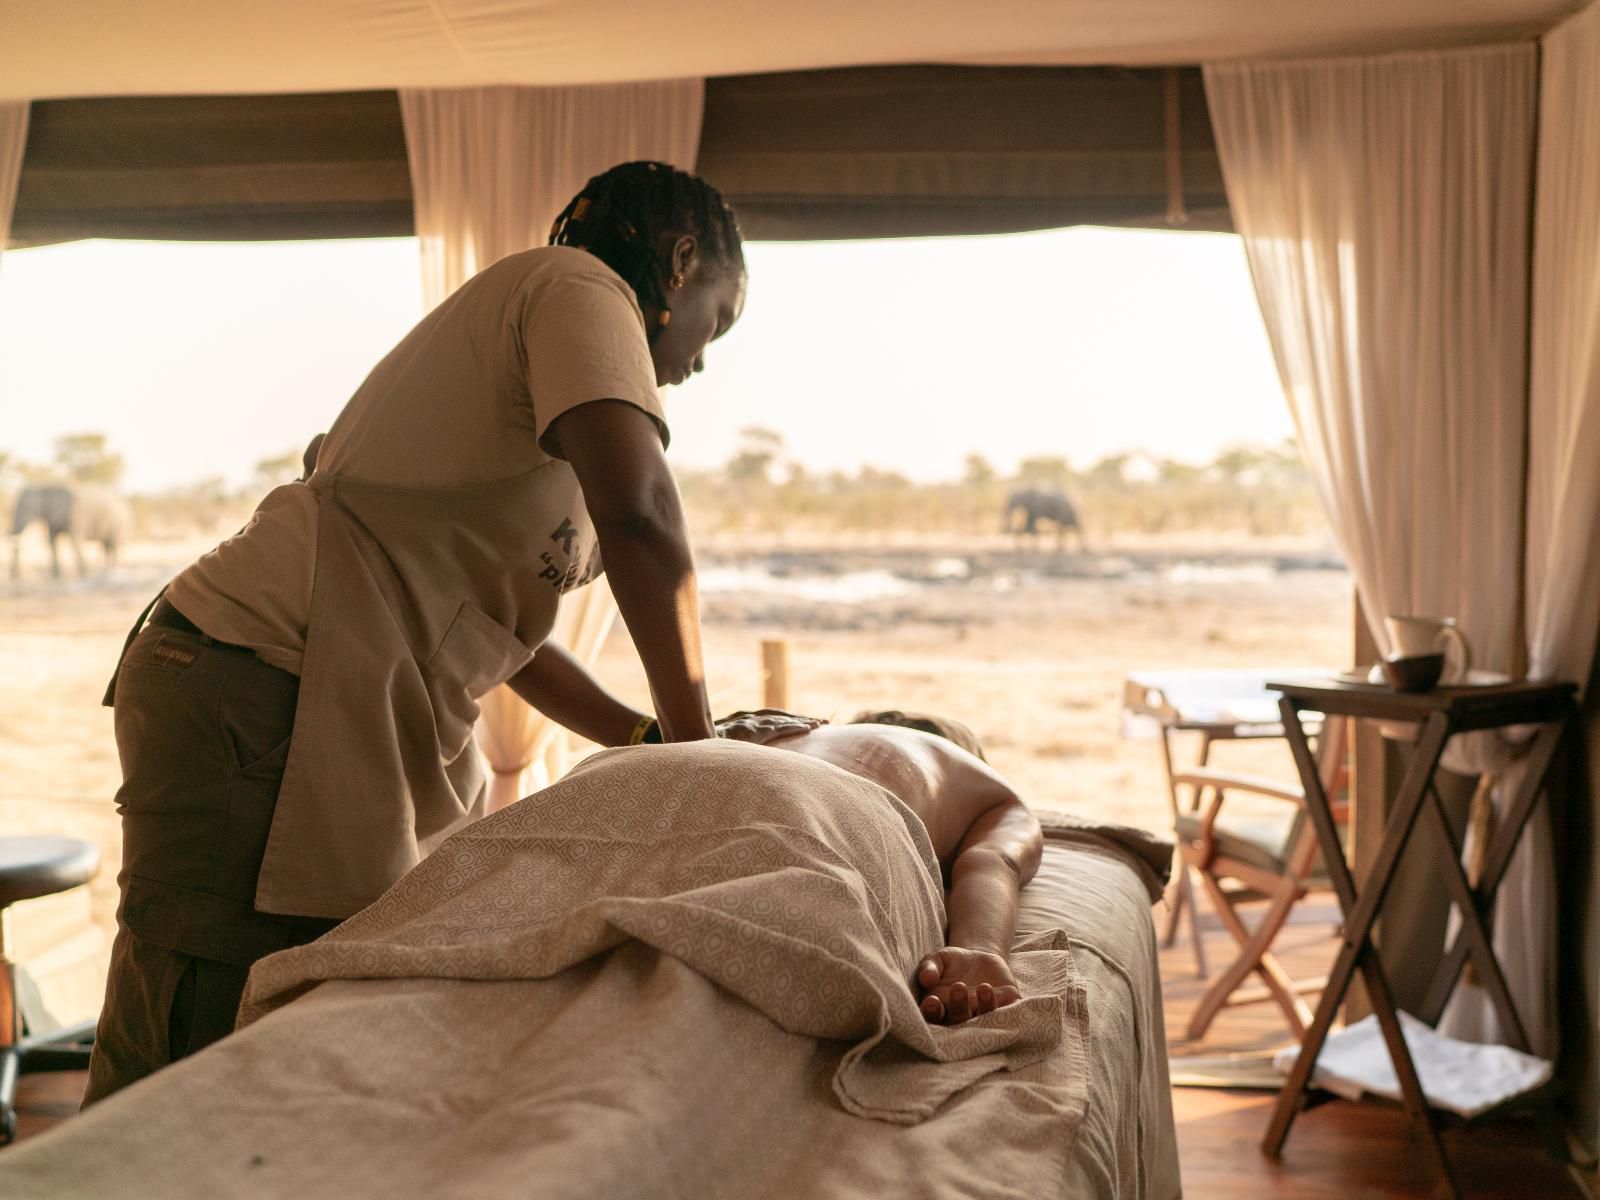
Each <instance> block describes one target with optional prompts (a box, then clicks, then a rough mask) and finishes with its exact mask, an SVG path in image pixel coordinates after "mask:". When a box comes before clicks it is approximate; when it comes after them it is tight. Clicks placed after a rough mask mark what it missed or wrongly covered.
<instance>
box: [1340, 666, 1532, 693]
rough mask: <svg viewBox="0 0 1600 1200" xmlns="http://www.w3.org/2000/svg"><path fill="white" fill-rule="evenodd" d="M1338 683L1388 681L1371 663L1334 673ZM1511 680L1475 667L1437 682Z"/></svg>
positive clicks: (1385, 683) (1384, 683)
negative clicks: (1452, 677)
mask: <svg viewBox="0 0 1600 1200" xmlns="http://www.w3.org/2000/svg"><path fill="white" fill-rule="evenodd" d="M1334 678H1335V679H1337V680H1338V681H1339V682H1340V683H1370V684H1376V685H1377V686H1379V687H1388V686H1389V681H1388V680H1387V679H1385V678H1384V677H1383V667H1382V666H1380V665H1378V664H1376V663H1375V664H1373V665H1372V666H1370V667H1358V668H1356V669H1354V670H1349V671H1340V672H1338V673H1337V674H1335V675H1334ZM1510 682H1511V676H1509V675H1507V674H1506V673H1505V672H1504V671H1480V670H1478V669H1477V668H1476V667H1474V668H1473V669H1472V670H1470V671H1468V672H1467V677H1466V678H1465V679H1458V680H1456V681H1455V682H1454V683H1444V682H1441V683H1440V684H1439V686H1440V687H1442V688H1464V687H1499V686H1500V685H1501V684H1506V683H1510Z"/></svg>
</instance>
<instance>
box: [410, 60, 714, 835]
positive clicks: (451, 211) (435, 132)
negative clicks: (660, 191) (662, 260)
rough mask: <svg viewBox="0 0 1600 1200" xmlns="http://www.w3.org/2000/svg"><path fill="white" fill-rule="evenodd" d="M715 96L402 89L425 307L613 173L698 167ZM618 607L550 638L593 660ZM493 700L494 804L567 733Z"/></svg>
mask: <svg viewBox="0 0 1600 1200" xmlns="http://www.w3.org/2000/svg"><path fill="white" fill-rule="evenodd" d="M704 96H705V85H704V81H703V80H698V79H696V80H674V81H671V82H667V83H644V84H621V85H616V86H603V87H602V86H596V87H570V88H527V87H494V88H467V89H452V90H438V91H402V92H401V93H400V105H401V113H402V115H403V116H404V119H405V129H406V150H407V154H408V156H409V158H410V163H411V186H412V192H413V194H414V196H415V204H416V223H417V237H418V239H419V240H420V242H421V244H422V278H423V293H424V298H425V299H426V301H427V303H428V305H429V306H430V307H431V306H433V305H435V304H437V303H438V302H439V301H440V300H442V299H444V297H445V296H447V295H449V294H450V292H452V291H453V290H455V289H456V288H457V287H459V286H460V285H461V284H462V283H463V282H465V281H466V280H467V279H468V278H470V277H471V276H472V275H473V274H474V273H476V272H477V271H478V270H480V269H481V268H483V267H486V266H488V265H489V264H490V263H492V262H494V261H495V260H496V259H499V258H503V257H504V256H505V255H507V254H511V253H514V252H516V251H518V250H526V249H528V248H529V247H532V246H540V245H543V244H544V243H545V242H547V241H548V240H549V230H550V225H551V222H553V221H554V220H555V216H556V214H557V213H558V212H560V211H561V209H562V208H563V207H564V206H565V205H566V203H567V201H568V200H570V199H572V197H573V196H574V195H576V194H577V192H578V189H579V188H581V187H582V186H583V185H584V183H585V182H587V181H588V180H589V179H590V178H591V177H592V176H594V175H597V174H599V173H600V172H601V171H604V170H605V169H606V168H608V167H611V166H614V165H615V164H617V163H619V162H628V161H631V160H634V159H644V158H648V159H655V160H657V161H661V162H669V163H671V164H673V165H674V166H677V167H681V168H683V169H685V170H692V169H693V167H694V163H695V159H696V157H697V156H698V154H699V148H700V118H701V113H702V110H703V105H704ZM615 616H616V605H615V604H614V602H613V601H612V598H611V591H610V588H609V587H607V585H606V583H605V581H604V578H603V577H602V578H601V579H600V580H597V581H596V582H595V583H592V584H590V585H589V586H588V587H586V588H584V589H583V590H582V591H580V592H576V593H574V594H572V595H571V596H569V597H568V598H567V599H566V600H564V601H563V602H562V606H561V613H560V616H559V617H558V618H557V621H556V628H555V633H554V635H553V636H554V637H555V639H556V640H557V641H559V642H560V643H561V644H562V645H564V646H566V647H567V648H568V649H569V650H571V651H572V652H573V653H574V654H576V655H577V656H578V657H579V658H580V659H582V660H583V661H585V662H592V661H593V660H594V659H595V657H596V656H597V655H598V654H599V652H600V647H601V646H602V644H603V643H604V641H605V637H606V634H607V633H608V632H609V631H610V628H611V623H612V621H613V620H614V619H615ZM482 708H483V712H482V716H481V717H480V718H479V721H478V744H479V745H480V746H481V747H482V749H483V751H484V755H485V757H486V758H487V759H488V760H489V765H490V766H491V767H492V768H493V770H494V780H493V783H492V784H491V787H490V795H489V806H490V808H491V809H493V808H499V807H503V806H504V805H506V804H509V803H510V802H511V801H513V800H515V799H517V797H519V796H521V795H522V794H523V793H524V792H525V791H526V790H530V789H531V788H534V787H539V786H542V785H543V784H544V783H546V782H548V781H550V780H551V779H554V778H556V777H557V776H559V775H560V774H561V773H562V771H564V770H565V769H566V761H567V741H566V736H565V733H564V731H563V730H561V729H560V728H559V727H558V726H556V725H555V724H554V723H553V722H550V721H547V720H545V719H544V717H542V716H541V715H540V714H538V713H537V712H535V711H534V710H533V709H531V708H529V707H528V706H527V705H526V704H524V703H523V702H522V701H521V700H520V699H519V698H518V697H517V696H516V695H515V694H514V693H512V692H511V690H510V689H509V688H498V689H496V690H495V691H494V692H493V693H491V694H490V695H488V696H485V697H484V698H483V705H482Z"/></svg>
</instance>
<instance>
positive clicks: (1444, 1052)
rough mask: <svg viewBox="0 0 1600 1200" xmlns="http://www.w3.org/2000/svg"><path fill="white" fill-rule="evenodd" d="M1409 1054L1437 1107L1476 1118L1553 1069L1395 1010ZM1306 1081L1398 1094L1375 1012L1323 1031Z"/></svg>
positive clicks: (1345, 1090) (1294, 1052)
mask: <svg viewBox="0 0 1600 1200" xmlns="http://www.w3.org/2000/svg"><path fill="white" fill-rule="evenodd" d="M1400 1028H1401V1030H1402V1031H1403V1032H1404V1034H1405V1039H1406V1046H1407V1047H1408V1048H1409V1049H1410V1051H1411V1060H1412V1061H1413V1062H1414V1063H1416V1065H1417V1075H1418V1077H1419V1078H1420V1079H1421V1080H1422V1091H1423V1094H1424V1095H1426V1096H1427V1098H1428V1103H1429V1104H1431V1105H1433V1106H1434V1107H1435V1108H1442V1109H1444V1110H1446V1111H1448V1112H1453V1113H1456V1114H1457V1115H1459V1116H1463V1117H1474V1116H1477V1115H1478V1114H1479V1113H1482V1112H1487V1111H1488V1110H1489V1109H1491V1108H1494V1107H1495V1106H1496V1105H1499V1104H1503V1103H1505V1102H1506V1101H1507V1100H1510V1099H1511V1098H1512V1097H1514V1096H1520V1095H1521V1094H1522V1093H1524V1092H1530V1091H1532V1090H1533V1089H1534V1088H1537V1087H1542V1086H1543V1085H1544V1084H1546V1083H1548V1082H1549V1081H1550V1077H1551V1075H1553V1074H1554V1072H1555V1068H1554V1066H1552V1064H1550V1063H1548V1062H1546V1061H1545V1060H1544V1059H1542V1058H1535V1057H1533V1055H1531V1054H1523V1053H1522V1052H1521V1051H1519V1050H1513V1049H1512V1048H1511V1047H1510V1046H1485V1045H1480V1044H1479V1043H1476V1042H1461V1041H1457V1040H1456V1039H1455V1038H1452V1037H1446V1036H1445V1035H1444V1034H1442V1033H1439V1032H1437V1031H1435V1030H1433V1029H1431V1028H1429V1027H1428V1026H1427V1025H1424V1024H1423V1023H1422V1022H1421V1021H1419V1020H1418V1019H1417V1018H1416V1017H1413V1016H1412V1015H1411V1014H1410V1013H1407V1012H1403V1013H1401V1014H1400ZM1299 1056H1300V1048H1299V1047H1298V1046H1288V1047H1285V1048H1284V1049H1282V1050H1280V1051H1278V1053H1277V1054H1276V1055H1275V1056H1274V1057H1273V1060H1272V1065H1273V1066H1275V1067H1277V1068H1278V1070H1279V1071H1282V1072H1283V1073H1284V1074H1285V1075H1287V1074H1288V1073H1289V1069H1290V1068H1291V1067H1293V1066H1294V1063H1295V1059H1297V1058H1298V1057H1299ZM1311 1080H1312V1082H1313V1083H1314V1084H1316V1086H1317V1087H1320V1088H1326V1089H1327V1090H1328V1091H1330V1092H1332V1093H1334V1095H1336V1096H1343V1097H1344V1098H1345V1099H1347V1100H1356V1099H1359V1098H1360V1097H1361V1096H1362V1095H1363V1094H1370V1095H1375V1096H1387V1097H1388V1098H1389V1099H1391V1100H1398V1099H1400V1080H1399V1078H1398V1077H1397V1076H1396V1075H1395V1071H1394V1063H1393V1062H1391V1061H1390V1059H1389V1048H1388V1046H1386V1045H1385V1044H1384V1041H1383V1032H1382V1030H1380V1029H1379V1028H1378V1018H1377V1016H1376V1015H1373V1016H1369V1017H1363V1018H1362V1019H1361V1020H1359V1021H1357V1022H1356V1023H1355V1024H1354V1025H1349V1026H1346V1027H1345V1028H1343V1029H1339V1030H1335V1031H1334V1032H1333V1033H1331V1034H1329V1035H1328V1040H1327V1041H1326V1042H1325V1043H1324V1044H1323V1047H1322V1053H1321V1054H1319V1055H1318V1056H1317V1066H1316V1069H1315V1070H1314V1071H1313V1072H1312V1075H1311Z"/></svg>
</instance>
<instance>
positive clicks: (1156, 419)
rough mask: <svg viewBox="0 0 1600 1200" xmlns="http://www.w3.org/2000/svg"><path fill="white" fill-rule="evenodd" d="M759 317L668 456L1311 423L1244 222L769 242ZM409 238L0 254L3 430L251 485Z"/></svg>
mask: <svg viewBox="0 0 1600 1200" xmlns="http://www.w3.org/2000/svg"><path fill="white" fill-rule="evenodd" d="M747 259H748V262H749V267H750V277H751V278H750V295H749V301H748V304H747V306H746V309H745V315H744V319H743V320H742V321H741V322H740V323H739V325H737V326H736V327H735V328H734V330H733V331H732V332H731V333H729V334H728V336H727V337H725V338H724V339H723V340H722V341H720V342H718V343H716V344H715V345H714V346H713V347H712V348H711V350H710V351H709V353H708V354H707V368H706V371H705V373H704V374H703V375H702V376H700V377H699V378H697V379H695V380H694V381H692V382H691V383H689V384H687V385H686V386H684V387H683V388H679V389H673V390H672V391H671V392H669V394H668V397H667V406H668V413H669V417H670V419H671V421H672V424H673V444H672V451H671V456H672V458H673V459H674V461H676V462H678V463H680V464H684V465H689V466H711V465H715V464H718V463H721V462H724V461H726V459H727V458H728V457H729V455H730V454H731V453H732V452H733V449H734V447H735V445H736V443H737V440H738V431H739V429H741V428H742V427H744V426H747V425H761V426H765V427H767V428H770V429H774V430H777V431H778V432H779V433H781V434H782V435H783V437H784V439H785V441H786V442H787V444H788V446H789V449H790V452H791V454H792V456H793V457H794V458H796V459H798V460H800V461H801V462H803V463H804V464H805V465H806V466H807V467H808V468H811V469H814V470H830V469H834V468H839V469H844V470H854V469H855V468H856V467H858V466H860V465H861V464H863V463H872V464H875V465H877V466H881V467H886V468H892V469H895V470H898V471H901V472H903V473H905V474H907V475H910V476H912V477H913V478H917V479H939V478H954V477H956V476H959V475H960V474H961V471H962V463H963V461H964V459H965V457H966V456H967V455H968V454H970V453H979V454H982V455H984V456H985V457H987V458H988V459H989V460H990V461H991V462H992V463H993V464H994V465H995V466H996V467H998V468H1000V469H1001V470H1003V471H1008V470H1010V469H1012V468H1014V467H1015V466H1016V464H1017V462H1018V460H1019V459H1021V458H1024V457H1029V456H1033V455H1045V454H1059V455H1063V456H1065V457H1067V458H1069V459H1071V460H1072V461H1073V462H1074V463H1076V464H1078V465H1080V466H1081V465H1086V464H1088V463H1090V462H1093V461H1094V460H1095V459H1098V458H1100V457H1103V456H1104V455H1107V454H1112V453H1117V452H1120V451H1124V450H1144V451H1146V452H1148V453H1151V454H1153V455H1156V456H1161V457H1171V458H1179V459H1184V460H1186V461H1191V462H1198V461H1205V460H1208V459H1210V458H1211V457H1213V456H1214V455H1215V454H1216V452H1217V451H1218V450H1219V449H1221V448H1223V447H1224V446H1227V445H1229V444H1232V443H1236V442H1246V441H1248V442H1257V443H1275V442H1278V441H1280V440H1281V439H1283V438H1285V437H1287V436H1289V434H1290V424H1289V417H1288V413H1287V410H1286V408H1285V406H1284V403H1283V399H1282V396H1281V393H1280V391H1279V389H1278V385H1277V380H1276V376H1275V374H1274V371H1273V367H1272V361H1271V356H1270V353H1269V351H1268V348H1267V343H1266V337H1265V334H1264V332H1263V330H1262V326H1261V319H1260V316H1259V314H1258V313H1257V310H1256V307H1255V300H1254V297H1253V295H1252V293H1251V290H1250V283H1249V278H1248V274H1247V272H1246V269H1245V264H1244V254H1243V250H1242V248H1241V246H1240V244H1239V242H1238V240H1237V239H1235V238H1232V237H1228V236H1223V235H1216V234H1179V233H1154V232H1143V231H1128V230H1106V229H1070V230H1059V231H1053V232H1049V233H1038V234H1018V235H1008V236H1003V237H985V238H944V239H915V240H905V241H882V242H835V243H805V244H779V243H768V244H755V245H751V246H749V247H748V248H747ZM421 310H422V299H421V288H420V284H419V282H418V273H417V267H416V244H415V243H414V242H413V241H411V240H409V239H393V240H365V241H345V242H298V243H267V244H171V243H166V244H164V243H143V242H80V243H74V244H70V245H66V246H58V247H45V248H41V249H35V250H20V251H9V252H7V253H6V254H5V255H4V256H3V258H0V450H4V451H9V452H11V453H12V454H13V455H16V456H18V457H22V458H27V459H32V460H37V461H44V460H48V458H49V457H50V453H51V449H50V447H51V442H52V440H53V439H54V438H55V437H57V436H58V435H60V434H63V433H69V432H80V431H88V430H95V431H103V432H105V433H107V434H109V435H110V437H111V440H112V443H113V445H114V447H115V448H116V449H118V450H120V451H121V452H122V453H123V455H124V456H125V458H126V460H127V464H128V471H127V476H126V481H125V482H126V484H127V486H128V487H129V488H130V489H133V490H144V489H154V488H160V487H163V486H166V485H169V484H174V483H181V482H188V481H192V480H197V479H200V478H205V477H208V476H215V475H223V476H226V477H227V478H229V479H230V481H233V482H243V481H245V480H247V479H248V477H249V475H250V472H251V468H252V467H253V466H254V464H255V463H256V462H257V461H258V460H259V459H262V458H265V457H268V456H271V455H274V454H278V453H281V452H283V451H285V450H288V449H290V448H294V447H298V446H300V445H302V444H303V443H304V442H305V441H306V439H307V438H308V437H309V436H310V435H311V434H312V433H315V432H316V431H317V430H319V429H325V428H327V426H328V424H329V423H330V422H331V421H332V420H333V418H334V416H335V415H336V414H337V413H338V411H339V408H340V406H341V404H342V403H343V402H344V400H345V398H346V397H347V396H348V395H349V394H350V392H351V391H352V390H353V389H354V388H355V386H356V385H357V384H358V383H359V382H360V381H361V379H362V377H363V376H364V375H365V374H366V372H367V370H368V369H369V368H370V367H371V366H372V364H373V363H375V362H376V361H377V360H378V359H379V358H380V357H381V356H382V355H383V354H384V353H385V352H386V351H387V350H388V349H389V347H390V346H391V345H393V343H394V342H395V341H396V340H398V339H399V338H400V337H401V336H402V335H403V334H404V333H405V332H406V330H407V329H409V328H410V326H411V325H412V324H413V323H414V322H415V321H416V319H417V318H418V317H419V316H420V314H421Z"/></svg>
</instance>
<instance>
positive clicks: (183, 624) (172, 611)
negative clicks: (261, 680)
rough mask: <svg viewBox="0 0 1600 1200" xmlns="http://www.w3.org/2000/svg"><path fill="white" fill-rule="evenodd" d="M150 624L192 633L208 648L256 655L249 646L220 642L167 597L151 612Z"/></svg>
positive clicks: (163, 597) (157, 603)
mask: <svg viewBox="0 0 1600 1200" xmlns="http://www.w3.org/2000/svg"><path fill="white" fill-rule="evenodd" d="M148 623H149V624H151V625H159V626H161V628H163V629H176V630H178V631H179V632H180V633H192V634H194V635H195V636H196V637H199V638H204V639H205V642H206V645H208V646H220V647H221V648H222V649H224V650H245V651H248V652H249V653H252V654H253V653H255V652H254V651H253V650H250V647H248V646H240V645H237V644H236V643H233V642H222V641H218V640H217V639H216V638H214V637H212V636H211V635H210V634H208V633H207V632H206V631H205V630H203V629H201V628H200V626H198V625H196V624H195V623H194V622H193V621H191V620H189V618H188V617H186V616H184V615H183V614H182V613H181V612H179V611H178V609H177V607H176V606H175V605H174V604H173V603H172V601H170V600H168V599H167V598H166V597H165V596H162V597H161V598H160V599H159V600H157V601H156V606H155V607H154V608H153V609H151V610H150V617H149V621H148Z"/></svg>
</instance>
